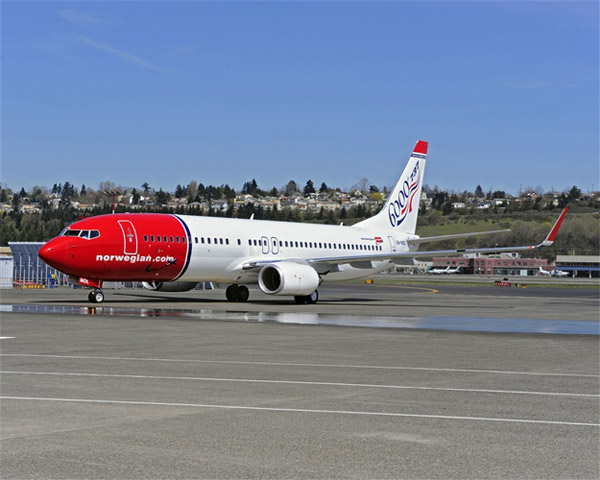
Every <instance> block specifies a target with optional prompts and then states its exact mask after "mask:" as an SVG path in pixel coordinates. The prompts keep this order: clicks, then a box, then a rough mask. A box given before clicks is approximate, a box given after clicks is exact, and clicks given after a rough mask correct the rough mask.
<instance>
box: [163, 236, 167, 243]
mask: <svg viewBox="0 0 600 480" xmlns="http://www.w3.org/2000/svg"><path fill="white" fill-rule="evenodd" d="M163 242H165V243H168V240H167V236H166V235H165V236H164V237H163Z"/></svg>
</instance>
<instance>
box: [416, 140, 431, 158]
mask: <svg viewBox="0 0 600 480" xmlns="http://www.w3.org/2000/svg"><path fill="white" fill-rule="evenodd" d="M428 145H429V143H427V142H425V141H423V140H419V141H418V142H417V145H416V146H415V149H414V150H413V153H418V154H421V155H427V146H428Z"/></svg>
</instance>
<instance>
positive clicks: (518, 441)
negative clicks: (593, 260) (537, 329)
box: [0, 285, 600, 478]
mask: <svg viewBox="0 0 600 480" xmlns="http://www.w3.org/2000/svg"><path fill="white" fill-rule="evenodd" d="M399 287H400V286H399V285H396V286H394V285H388V286H386V285H374V286H366V285H345V286H342V285H333V286H328V287H324V288H322V289H321V290H320V293H321V301H320V303H319V304H317V305H303V306H298V305H295V304H293V303H291V302H289V300H286V299H272V298H270V297H266V296H261V295H259V294H258V293H257V292H254V291H253V292H252V296H251V298H255V300H256V302H255V303H251V304H228V303H226V302H224V301H223V292H222V291H219V292H188V293H180V294H172V295H171V296H169V297H167V295H163V296H161V295H156V294H155V293H152V292H142V291H132V290H121V291H115V292H110V291H108V292H106V293H107V294H106V298H107V300H106V302H105V303H104V304H102V306H101V307H97V308H96V310H92V309H90V308H89V307H90V304H88V303H87V301H86V296H87V295H86V292H85V291H82V290H66V289H65V290H61V289H56V290H42V291H22V290H18V291H17V290H12V291H2V292H1V295H2V297H1V304H2V305H0V314H1V315H2V322H1V324H0V337H2V338H1V339H0V348H1V350H0V352H1V353H0V362H1V364H0V365H1V367H0V372H1V373H0V375H1V377H0V379H1V383H0V391H1V394H0V401H1V403H0V414H1V417H0V418H1V432H0V433H1V439H2V444H1V448H0V460H1V472H0V473H1V475H2V478H82V477H86V478H507V477H518V478H525V477H526V478H598V477H599V476H600V468H599V462H598V451H599V448H600V406H599V405H600V385H599V382H600V371H599V370H600V368H599V336H598V335H597V334H591V335H590V334H587V335H582V334H576V335H564V334H559V333H553V334H548V333H494V332H490V331H486V330H490V329H489V328H487V326H488V325H493V324H495V323H497V322H502V321H503V320H506V319H512V320H530V321H545V322H550V323H552V322H555V323H560V322H565V321H568V322H572V323H574V324H575V325H587V326H588V327H589V325H592V326H597V324H598V312H599V302H598V291H597V290H571V289H552V288H548V289H533V288H528V289H515V288H512V289H501V288H485V287H472V286H471V287H470V286H453V285H435V286H426V285H422V286H418V287H412V289H411V288H410V287H407V288H399ZM418 288H420V289H423V290H418ZM426 289H430V290H431V291H430V292H429V293H428V292H427V290H426ZM65 306H66V307H67V310H70V311H69V312H67V310H65V309H64V307H65ZM25 307H27V308H30V309H29V310H27V308H25ZM33 307H35V308H33ZM19 308H21V309H19ZM36 308H37V310H36ZM61 308H62V309H63V310H61ZM185 312H188V313H185ZM194 312H198V313H194ZM94 313H95V314H94ZM294 313H296V314H301V315H306V314H311V315H314V316H315V318H326V317H327V316H332V317H335V316H338V317H343V318H353V319H356V318H362V319H363V321H362V322H361V323H360V327H362V328H356V327H354V326H348V325H347V324H340V325H328V324H319V322H316V323H313V324H303V323H301V322H300V323H298V322H292V323H285V322H276V321H260V318H261V316H262V318H263V319H264V318H267V317H268V318H271V317H269V315H271V316H275V317H277V315H280V314H291V315H292V317H293V314H294ZM250 314H252V315H254V317H252V315H250ZM265 315H266V317H265ZM442 316H444V317H450V320H447V322H448V323H449V324H450V323H452V318H454V319H460V318H471V319H476V320H477V322H475V323H477V324H482V328H481V329H480V330H481V331H446V330H447V329H445V328H441V329H426V328H419V327H418V326H417V327H403V326H402V325H401V324H397V325H391V326H390V325H384V326H385V327H386V328H375V327H381V326H382V325H381V324H379V323H377V322H375V323H373V324H369V319H370V318H384V317H386V318H390V319H393V318H411V317H415V318H416V317H419V318H437V317H442ZM250 317H252V318H259V320H256V321H249V320H248V318H250ZM457 321H458V320H457ZM392 323H393V322H392ZM542 331H543V330H542ZM579 333H581V332H579Z"/></svg>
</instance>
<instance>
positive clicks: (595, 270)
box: [556, 255, 600, 278]
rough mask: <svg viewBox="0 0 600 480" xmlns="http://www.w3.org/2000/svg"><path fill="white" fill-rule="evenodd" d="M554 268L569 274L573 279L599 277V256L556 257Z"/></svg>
mask: <svg viewBox="0 0 600 480" xmlns="http://www.w3.org/2000/svg"><path fill="white" fill-rule="evenodd" d="M556 268H557V269H558V270H563V271H565V272H569V273H571V274H572V276H573V277H580V278H598V277H600V256H598V255H558V256H557V257H556Z"/></svg>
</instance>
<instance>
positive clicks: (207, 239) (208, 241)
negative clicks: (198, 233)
mask: <svg viewBox="0 0 600 480" xmlns="http://www.w3.org/2000/svg"><path fill="white" fill-rule="evenodd" d="M206 243H208V244H209V245H210V237H206Z"/></svg>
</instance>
